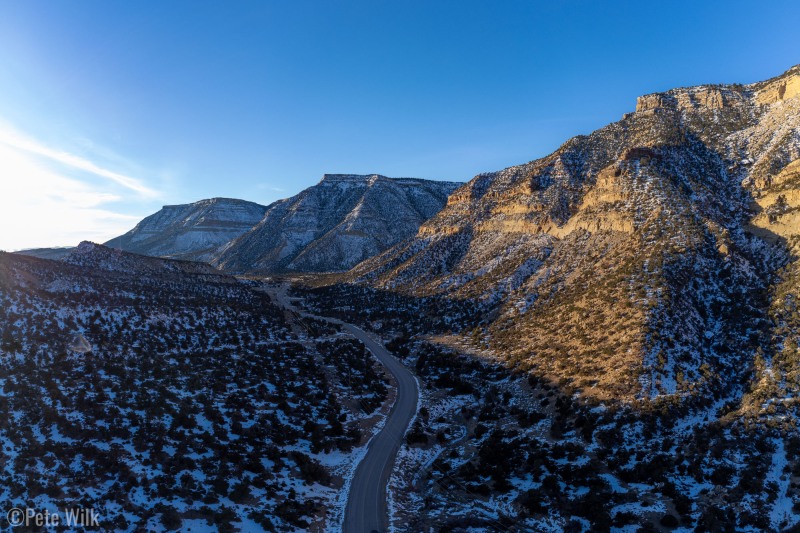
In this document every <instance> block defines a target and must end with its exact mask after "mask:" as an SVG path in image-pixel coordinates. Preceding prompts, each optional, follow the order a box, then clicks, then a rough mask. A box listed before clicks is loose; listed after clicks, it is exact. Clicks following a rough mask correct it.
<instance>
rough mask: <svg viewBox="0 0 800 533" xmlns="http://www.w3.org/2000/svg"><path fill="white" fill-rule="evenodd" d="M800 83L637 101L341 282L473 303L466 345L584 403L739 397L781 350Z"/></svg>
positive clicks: (499, 176)
mask: <svg viewBox="0 0 800 533" xmlns="http://www.w3.org/2000/svg"><path fill="white" fill-rule="evenodd" d="M798 88H800V68H798V67H794V68H792V69H791V70H789V71H787V72H786V73H784V74H783V75H781V76H779V77H777V78H773V79H771V80H768V81H765V82H760V83H756V84H751V85H729V86H721V85H714V86H700V87H692V88H686V89H675V90H671V91H668V92H666V93H659V94H653V95H647V96H644V97H641V98H639V100H638V102H637V107H636V111H635V112H634V113H630V114H627V115H626V116H625V117H623V119H622V120H621V121H619V122H616V123H613V124H610V125H608V126H606V127H604V128H602V129H600V130H598V131H596V132H594V133H592V134H591V135H589V136H579V137H575V138H573V139H571V140H570V141H568V142H567V143H565V144H564V145H563V146H562V147H561V148H559V149H558V150H557V151H556V152H554V153H553V154H551V155H549V156H547V157H544V158H542V159H539V160H536V161H532V162H530V163H528V164H525V165H520V166H516V167H511V168H508V169H505V170H502V171H500V172H496V173H490V174H483V175H479V176H477V177H475V178H474V179H473V180H472V181H470V182H469V183H467V184H466V185H464V186H463V187H461V188H460V189H458V190H457V191H456V192H455V193H454V194H453V195H451V197H450V199H449V201H448V205H447V207H446V208H445V209H443V210H442V211H441V212H440V213H439V214H437V216H435V217H433V218H432V219H431V220H429V221H428V222H426V223H425V224H424V225H423V226H422V227H421V228H420V230H419V232H418V233H417V236H416V237H415V238H414V239H411V240H409V241H407V242H404V243H401V244H400V245H398V246H396V247H394V248H391V249H390V250H388V251H386V252H385V253H383V254H382V255H380V256H378V257H375V258H372V259H370V260H368V261H366V262H364V263H362V264H361V265H359V266H357V267H356V268H355V269H354V270H353V271H352V272H351V273H350V274H349V276H350V278H351V279H352V280H355V281H359V282H362V283H369V284H371V285H373V286H374V287H377V288H380V289H386V290H399V291H404V292H409V293H411V294H413V295H418V296H419V295H445V296H448V297H450V298H456V299H472V300H479V301H482V302H483V303H484V305H485V307H486V310H487V316H488V318H487V320H486V321H485V324H484V326H483V327H482V328H481V329H479V330H477V331H475V332H474V333H475V335H474V337H473V343H474V344H475V345H476V347H477V348H480V349H482V350H490V351H492V352H493V353H494V354H495V356H496V357H498V358H500V359H503V360H506V361H508V362H510V363H512V364H514V365H517V366H519V367H520V368H522V369H528V370H533V371H535V372H536V373H539V374H543V375H545V376H548V377H550V378H552V379H554V380H556V381H560V382H561V383H563V384H571V385H572V386H575V387H578V388H581V389H583V390H584V391H585V392H587V393H588V394H591V395H595V396H597V397H601V398H608V397H613V398H618V399H634V398H657V397H661V396H663V395H673V394H675V395H678V396H681V397H686V396H706V397H710V395H709V394H708V393H709V391H713V392H715V393H716V394H723V393H724V394H732V395H737V394H741V393H742V391H743V389H744V388H745V382H746V381H747V379H749V376H750V375H751V370H752V368H753V361H754V358H755V355H756V353H761V352H764V353H765V354H767V355H765V357H766V358H767V360H770V359H771V357H770V355H769V354H770V353H772V352H774V351H775V349H776V346H778V344H780V345H781V346H783V343H775V342H773V341H772V340H771V335H772V334H771V333H770V331H769V330H770V325H769V324H770V322H769V320H768V318H769V316H768V314H769V309H768V308H769V304H768V299H769V296H770V294H772V291H773V289H771V288H770V284H771V283H773V282H774V281H776V280H777V278H776V275H777V270H778V269H779V268H780V267H781V266H782V265H783V264H785V263H786V262H787V261H788V260H789V259H790V254H789V249H787V245H786V242H787V240H788V241H789V242H796V241H793V239H796V234H797V233H798V232H800V229H799V228H800V226H798V224H797V221H796V220H795V219H796V217H797V214H796V213H797V207H800V194H798V193H797V189H796V185H795V181H796V180H795V178H796V177H797V167H796V165H797V163H796V161H797V160H798V158H799V157H798V156H800V98H798V95H800V90H799V89H798ZM796 288H797V285H796V284H793V285H791V288H789V289H787V290H788V291H789V292H790V293H791V294H792V295H795V294H798V292H797V291H796ZM767 366H769V363H767Z"/></svg>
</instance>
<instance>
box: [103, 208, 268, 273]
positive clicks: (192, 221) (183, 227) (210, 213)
mask: <svg viewBox="0 0 800 533" xmlns="http://www.w3.org/2000/svg"><path fill="white" fill-rule="evenodd" d="M266 210H267V208H266V207H265V206H263V205H259V204H256V203H253V202H246V201H244V200H233V199H228V198H212V199H209V200H201V201H199V202H195V203H192V204H185V205H168V206H165V207H164V208H162V209H161V210H160V211H158V212H157V213H155V214H153V215H150V216H149V217H147V218H145V219H144V220H142V221H141V222H140V223H139V224H137V225H136V227H135V228H133V229H132V230H131V231H129V232H128V233H126V234H125V235H122V236H120V237H116V238H114V239H111V240H110V241H108V242H107V243H106V246H109V247H111V248H118V249H120V250H125V251H127V252H133V253H137V254H142V255H150V256H157V257H172V258H175V259H190V260H194V261H208V260H209V259H210V258H211V257H212V255H213V253H214V252H215V251H216V250H217V249H218V248H219V247H220V246H222V245H224V244H226V243H228V242H230V241H231V240H233V239H235V238H236V237H238V236H240V235H241V234H243V233H244V232H246V231H248V230H250V229H251V228H252V227H253V226H255V225H256V224H257V223H258V222H259V221H260V220H261V219H262V218H263V217H264V213H265V212H266Z"/></svg>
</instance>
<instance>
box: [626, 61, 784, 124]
mask: <svg viewBox="0 0 800 533" xmlns="http://www.w3.org/2000/svg"><path fill="white" fill-rule="evenodd" d="M798 95H800V65H797V66H794V67H792V68H790V69H789V70H787V71H786V72H784V73H783V74H781V75H780V76H776V77H775V78H772V79H769V80H766V81H762V82H758V83H753V84H750V85H699V86H697V87H686V88H682V89H672V90H670V91H666V92H663V93H652V94H646V95H644V96H640V97H639V98H637V99H636V111H637V112H646V111H652V110H656V109H664V110H671V111H687V110H691V109H699V108H705V109H724V108H728V107H734V106H737V105H752V104H757V105H770V104H774V103H776V102H780V101H783V100H788V99H789V98H794V97H796V96H798Z"/></svg>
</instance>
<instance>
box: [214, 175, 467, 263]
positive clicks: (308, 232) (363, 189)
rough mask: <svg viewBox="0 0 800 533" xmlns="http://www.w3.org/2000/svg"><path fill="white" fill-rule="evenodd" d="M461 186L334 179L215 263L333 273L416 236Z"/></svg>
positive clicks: (288, 204)
mask: <svg viewBox="0 0 800 533" xmlns="http://www.w3.org/2000/svg"><path fill="white" fill-rule="evenodd" d="M457 186H458V184H455V183H449V182H443V181H427V180H418V179H409V178H398V179H391V178H386V177H384V176H379V175H369V176H357V175H341V174H326V175H325V176H324V177H323V179H322V181H320V182H319V183H318V184H317V185H315V186H313V187H310V188H308V189H306V190H304V191H302V192H301V193H300V194H298V195H296V196H293V197H291V198H288V199H286V200H280V201H278V202H275V203H274V204H272V205H270V206H269V208H268V210H267V212H266V214H265V216H264V218H263V220H261V222H259V223H258V225H256V226H255V227H254V228H253V229H252V230H250V231H249V232H247V233H245V234H244V235H242V236H241V237H239V238H238V239H236V240H235V241H233V242H231V243H230V244H228V245H226V246H225V247H224V248H223V249H222V251H221V253H220V254H218V255H217V256H216V257H215V258H214V260H213V264H214V265H217V266H219V267H220V268H222V269H223V270H226V271H231V272H259V273H275V272H331V271H344V270H348V269H350V268H351V267H352V266H354V265H356V264H357V263H359V262H360V261H363V260H364V259H366V258H368V257H371V256H373V255H375V254H377V253H380V252H382V251H383V250H385V249H386V248H388V247H390V246H392V245H393V244H396V243H398V242H400V241H402V240H404V239H407V238H409V237H412V236H413V235H415V234H416V232H417V230H418V229H419V227H420V225H422V223H423V222H425V221H426V220H427V219H429V218H430V217H431V216H433V215H434V214H436V212H438V211H439V210H440V209H441V208H442V207H443V206H444V205H445V202H446V200H447V196H448V195H449V194H450V193H451V192H452V191H453V190H455V189H456V187H457Z"/></svg>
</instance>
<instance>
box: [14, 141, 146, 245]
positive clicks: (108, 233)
mask: <svg viewBox="0 0 800 533" xmlns="http://www.w3.org/2000/svg"><path fill="white" fill-rule="evenodd" d="M28 152H31V150H26V149H25V148H21V147H19V146H14V147H12V146H11V145H9V144H8V143H2V144H0V249H2V250H19V249H23V248H38V247H50V246H65V245H75V244H77V243H78V242H80V241H81V240H84V239H86V240H93V241H97V242H104V241H106V240H108V239H110V238H112V237H115V236H117V235H120V234H122V233H124V232H126V231H127V230H129V229H130V228H131V227H133V226H134V225H135V224H136V222H137V221H138V219H139V217H137V216H130V215H126V214H122V213H117V212H114V211H112V210H109V209H106V208H105V207H104V206H105V205H106V204H108V203H111V202H116V201H119V200H121V199H122V198H121V197H120V196H119V195H117V194H114V193H112V192H108V191H103V190H97V189H95V188H93V187H92V186H90V185H89V184H87V183H83V182H81V181H79V180H76V179H73V178H70V177H65V176H63V175H61V174H59V173H57V172H55V171H54V170H52V169H50V168H47V167H45V166H43V165H41V164H40V162H39V161H37V160H36V159H35V158H33V157H31V155H30V154H29V153H28ZM34 153H37V154H38V152H34ZM133 190H135V189H133Z"/></svg>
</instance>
